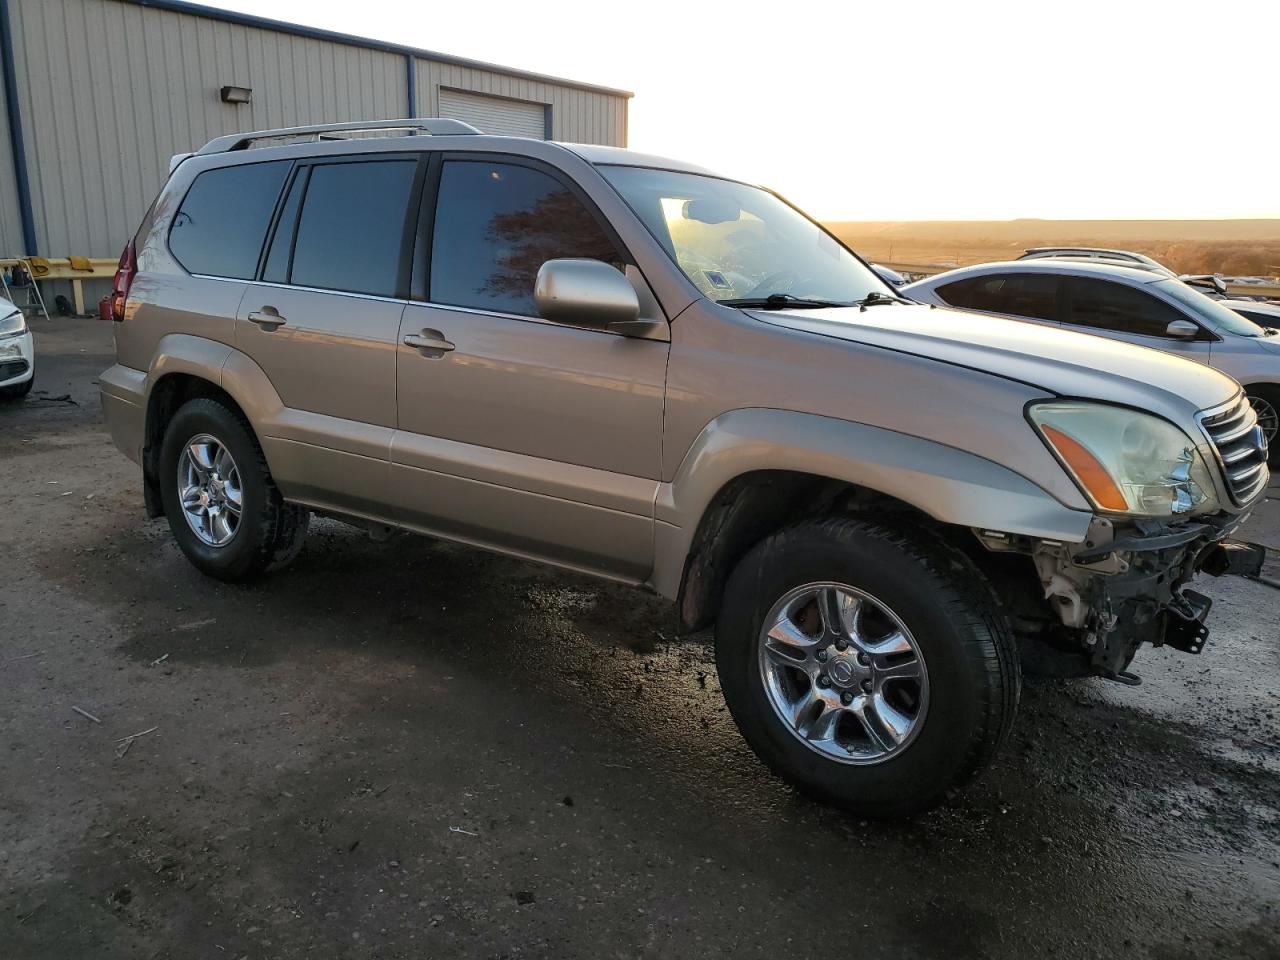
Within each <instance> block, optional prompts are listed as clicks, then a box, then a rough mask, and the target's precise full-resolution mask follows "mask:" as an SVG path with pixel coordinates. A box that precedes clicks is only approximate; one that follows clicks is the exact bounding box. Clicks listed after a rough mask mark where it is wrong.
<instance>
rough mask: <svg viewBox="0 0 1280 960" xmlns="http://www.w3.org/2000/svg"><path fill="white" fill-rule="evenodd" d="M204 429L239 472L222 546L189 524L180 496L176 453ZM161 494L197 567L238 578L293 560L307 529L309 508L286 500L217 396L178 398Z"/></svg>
mask: <svg viewBox="0 0 1280 960" xmlns="http://www.w3.org/2000/svg"><path fill="white" fill-rule="evenodd" d="M199 434H209V435H210V436H212V437H214V438H216V439H217V440H218V441H219V442H220V443H222V445H223V446H225V447H226V448H227V450H228V451H230V453H231V455H232V457H233V458H234V459H235V462H236V465H237V467H238V468H239V472H240V482H241V487H242V490H243V509H242V512H241V517H240V525H239V527H238V528H237V529H236V531H235V535H234V536H233V537H232V538H231V540H230V542H229V543H227V544H226V545H225V546H220V547H215V546H210V545H208V544H206V543H204V542H203V541H202V540H201V539H200V538H199V537H197V536H196V534H195V532H194V531H193V530H192V529H191V527H190V526H189V525H188V523H187V520H186V517H185V515H184V514H183V510H182V504H181V503H180V502H179V490H178V479H177V476H178V457H179V456H180V455H181V453H182V450H183V448H184V447H185V446H186V444H187V442H188V441H189V440H190V439H191V438H192V437H195V436H197V435H199ZM159 468H160V475H159V482H160V495H161V498H162V501H163V503H164V512H165V516H166V517H168V520H169V529H170V530H172V531H173V536H174V539H176V540H177V541H178V546H179V547H180V548H181V549H182V552H183V553H184V554H186V557H187V559H188V560H190V561H191V562H192V563H193V564H195V566H196V567H197V568H199V569H200V571H201V572H203V573H205V574H208V575H209V576H211V577H215V578H217V579H218V580H225V581H227V582H230V583H237V582H242V581H246V580H252V579H254V578H256V577H259V576H261V575H262V574H264V573H266V572H267V571H269V570H273V569H279V568H280V567H283V566H284V565H285V564H287V563H289V562H290V561H291V560H293V558H294V557H296V556H297V555H298V551H299V550H301V548H302V542H303V540H304V539H305V537H306V535H307V525H308V522H309V519H310V512H309V511H308V510H307V509H306V508H304V507H299V506H295V505H293V504H289V503H286V502H285V501H284V498H283V497H281V496H280V491H279V490H278V489H277V488H276V485H275V483H274V482H273V481H272V479H271V472H270V471H269V470H268V469H267V461H266V458H265V457H264V456H263V455H262V448H261V447H260V446H259V445H258V440H257V438H256V437H255V436H254V435H253V430H252V429H251V428H250V427H249V424H248V423H247V422H246V421H245V419H244V417H243V416H242V415H241V414H240V413H239V412H238V411H235V410H232V409H230V408H229V407H227V406H225V405H224V404H222V403H220V402H218V401H217V400H210V399H207V398H200V399H196V400H190V401H188V402H187V403H185V404H183V405H182V407H181V408H180V409H179V410H178V412H177V413H175V414H174V415H173V419H172V420H170V421H169V425H168V427H167V428H166V430H165V435H164V442H163V443H162V444H161V447H160V463H159Z"/></svg>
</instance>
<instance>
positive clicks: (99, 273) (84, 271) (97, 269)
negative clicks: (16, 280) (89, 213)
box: [27, 257, 119, 314]
mask: <svg viewBox="0 0 1280 960" xmlns="http://www.w3.org/2000/svg"><path fill="white" fill-rule="evenodd" d="M27 262H28V263H30V264H31V275H32V277H33V278H34V279H36V280H70V281H71V294H72V298H73V299H74V300H75V309H76V313H78V314H83V313H84V312H85V311H84V285H83V283H82V282H81V281H84V280H99V279H102V280H110V279H111V278H112V277H114V276H115V275H116V267H117V266H118V265H119V261H118V260H113V259H109V258H104V257H30V258H28V260H27Z"/></svg>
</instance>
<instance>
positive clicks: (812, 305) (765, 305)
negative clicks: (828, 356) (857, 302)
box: [716, 293, 853, 310]
mask: <svg viewBox="0 0 1280 960" xmlns="http://www.w3.org/2000/svg"><path fill="white" fill-rule="evenodd" d="M716 302H717V303H723V304H724V305H725V306H726V307H747V308H754V309H756V310H784V309H787V308H791V309H793V310H816V309H818V308H820V307H851V306H853V304H851V303H838V302H836V301H835V300H815V299H813V298H812V297H793V296H792V295H791V294H789V293H771V294H769V295H768V296H767V297H739V298H738V299H737V300H717V301H716Z"/></svg>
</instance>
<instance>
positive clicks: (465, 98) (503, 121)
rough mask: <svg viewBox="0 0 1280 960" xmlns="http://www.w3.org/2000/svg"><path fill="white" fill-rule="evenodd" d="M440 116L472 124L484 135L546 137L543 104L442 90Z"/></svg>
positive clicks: (543, 138) (540, 138)
mask: <svg viewBox="0 0 1280 960" xmlns="http://www.w3.org/2000/svg"><path fill="white" fill-rule="evenodd" d="M440 116H442V117H453V118H454V119H455V120H461V121H463V122H464V123H469V124H471V125H472V126H473V127H475V128H476V129H478V130H479V131H480V132H481V133H492V134H496V135H498V136H503V137H533V138H534V139H537V140H545V139H546V137H547V119H546V117H547V115H546V107H545V105H544V104H541V103H529V102H527V101H524V100H504V99H502V98H501V97H486V96H485V95H484V94H481V93H464V92H462V91H461V90H446V89H445V88H443V87H441V88H440Z"/></svg>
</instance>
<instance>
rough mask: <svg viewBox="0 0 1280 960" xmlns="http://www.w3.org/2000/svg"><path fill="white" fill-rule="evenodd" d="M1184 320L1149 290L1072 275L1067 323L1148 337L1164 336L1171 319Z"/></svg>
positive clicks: (1183, 317)
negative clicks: (1144, 290)
mask: <svg viewBox="0 0 1280 960" xmlns="http://www.w3.org/2000/svg"><path fill="white" fill-rule="evenodd" d="M1185 319H1187V318H1186V317H1185V316H1183V315H1182V314H1181V313H1179V312H1178V311H1177V310H1175V309H1174V308H1173V307H1171V306H1169V304H1167V303H1165V302H1164V301H1163V300H1157V299H1156V298H1155V297H1153V296H1151V294H1149V293H1144V292H1143V291H1141V290H1137V289H1135V288H1133V287H1129V286H1125V285H1124V284H1120V283H1112V282H1111V281H1109V280H1093V279H1089V278H1085V277H1075V278H1073V279H1072V281H1071V311H1070V314H1069V315H1068V317H1067V322H1068V323H1074V324H1077V325H1079V326H1082V327H1095V328H1097V329H1099V330H1115V331H1117V332H1118V333H1136V334H1141V335H1142V336H1147V337H1164V336H1167V335H1168V334H1166V332H1165V330H1166V328H1167V327H1168V326H1169V324H1170V323H1172V322H1173V321H1174V320H1185Z"/></svg>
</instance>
